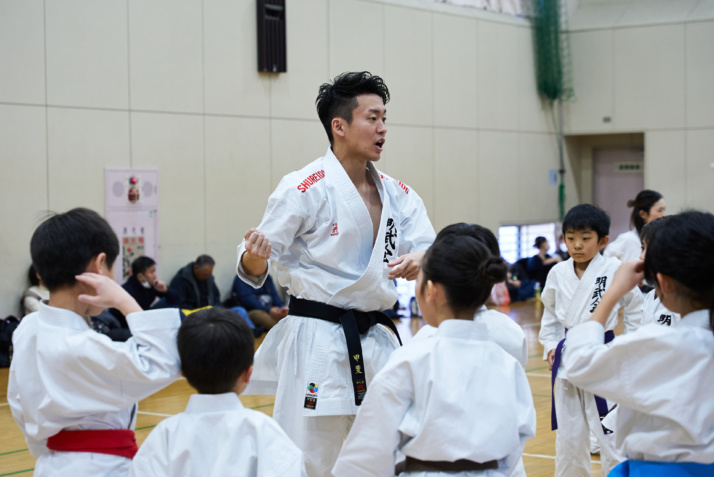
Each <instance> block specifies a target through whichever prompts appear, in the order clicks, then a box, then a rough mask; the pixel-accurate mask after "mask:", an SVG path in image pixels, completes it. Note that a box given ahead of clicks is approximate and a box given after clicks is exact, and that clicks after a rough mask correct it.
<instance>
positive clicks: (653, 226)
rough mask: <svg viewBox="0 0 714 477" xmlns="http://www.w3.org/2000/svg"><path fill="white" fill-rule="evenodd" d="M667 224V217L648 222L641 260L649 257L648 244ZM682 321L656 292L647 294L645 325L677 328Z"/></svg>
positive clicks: (643, 235)
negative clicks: (652, 324) (655, 324)
mask: <svg viewBox="0 0 714 477" xmlns="http://www.w3.org/2000/svg"><path fill="white" fill-rule="evenodd" d="M666 223H667V217H661V218H659V219H655V220H653V221H652V222H648V223H647V225H645V226H644V227H643V228H642V253H641V254H640V260H644V259H645V256H646V255H647V244H648V243H650V242H651V241H652V238H653V237H654V236H655V234H656V233H657V232H658V231H659V230H660V229H661V228H662V227H664V226H665V224H666ZM681 320H682V317H681V316H680V315H679V313H675V312H673V311H671V310H668V309H667V308H666V307H665V306H664V305H662V302H661V301H660V299H659V297H658V296H657V292H656V290H650V292H649V293H647V295H646V296H645V304H644V318H643V320H642V324H643V325H647V324H650V323H657V324H658V325H663V326H677V324H678V323H679V322H680V321H681Z"/></svg>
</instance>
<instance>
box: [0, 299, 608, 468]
mask: <svg viewBox="0 0 714 477" xmlns="http://www.w3.org/2000/svg"><path fill="white" fill-rule="evenodd" d="M496 309H497V310H499V311H501V312H503V313H506V314H507V315H509V316H510V317H511V318H512V319H513V320H515V321H516V322H517V323H518V324H520V325H521V327H523V331H524V332H525V334H526V337H527V339H528V350H529V359H528V366H527V367H526V374H527V375H528V380H529V381H530V385H531V391H532V392H533V402H534V404H535V407H536V415H537V419H538V429H537V431H536V437H534V438H533V439H531V440H530V441H528V442H527V444H526V448H525V451H524V453H523V461H524V463H525V467H526V473H527V474H528V476H529V477H546V476H547V477H550V476H552V475H553V472H554V470H555V460H554V459H555V433H554V432H552V431H551V430H550V394H551V393H550V373H549V371H548V364H547V363H546V362H544V361H543V360H542V355H543V347H542V346H541V345H540V343H538V331H539V330H540V318H541V315H542V308H541V307H540V305H539V304H536V303H534V302H533V301H530V302H522V303H516V304H514V305H513V306H511V307H510V308H509V307H505V308H501V307H497V308H496ZM396 323H397V328H398V329H399V333H400V335H401V336H402V340H403V341H405V342H406V341H408V340H409V338H411V337H412V336H413V335H414V333H416V332H417V331H418V330H419V328H421V327H422V326H424V324H425V322H424V320H421V319H411V318H403V319H401V320H398V321H397V322H396ZM620 326H621V325H620ZM617 331H618V332H621V330H620V329H618V330H617ZM261 341H262V339H259V340H256V349H257V347H258V345H259V344H260V342H261ZM7 380H8V369H7V368H2V369H0V477H4V476H9V475H18V476H21V477H24V476H30V475H32V470H33V467H34V463H35V459H34V458H33V457H32V456H31V455H30V453H29V452H28V451H27V446H26V445H25V440H24V438H23V436H22V433H21V432H20V430H19V428H18V427H17V425H15V422H14V421H13V419H12V415H11V413H10V408H9V406H8V404H7ZM193 392H194V391H193V389H192V388H191V387H190V386H189V385H188V383H187V382H186V380H185V379H179V380H178V381H176V382H175V383H173V384H172V385H170V386H168V387H167V388H165V389H163V390H161V391H159V392H158V393H156V394H154V395H153V396H150V397H149V398H147V399H145V400H143V401H141V403H140V404H139V411H138V416H137V423H136V438H137V441H138V443H139V445H141V443H142V442H143V441H144V439H146V436H147V435H149V432H151V429H153V428H154V427H155V426H156V425H157V424H158V423H159V422H161V420H163V419H165V418H166V417H169V416H171V415H174V414H177V413H179V412H182V411H183V410H184V409H185V407H186V403H187V402H188V398H189V396H190V395H191V394H193ZM240 399H241V401H242V402H243V404H244V405H245V406H246V407H249V408H251V409H256V410H258V411H261V412H264V413H265V414H267V415H269V416H270V415H272V413H273V402H274V396H241V397H240ZM592 475H593V477H600V475H601V473H600V459H599V457H598V456H592Z"/></svg>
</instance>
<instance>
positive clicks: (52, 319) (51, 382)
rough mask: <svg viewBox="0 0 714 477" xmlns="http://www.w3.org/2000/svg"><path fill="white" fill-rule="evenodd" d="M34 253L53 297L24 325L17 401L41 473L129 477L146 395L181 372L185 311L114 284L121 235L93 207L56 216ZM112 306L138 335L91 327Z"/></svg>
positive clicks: (42, 230)
mask: <svg viewBox="0 0 714 477" xmlns="http://www.w3.org/2000/svg"><path fill="white" fill-rule="evenodd" d="M30 251H31V254H32V263H33V264H34V266H35V268H36V269H37V272H38V274H39V275H40V276H41V277H42V282H43V283H44V284H45V286H47V288H48V289H49V291H50V298H49V301H48V302H47V303H44V302H43V303H41V304H40V310H39V311H37V312H34V313H31V314H29V315H27V316H26V317H25V318H24V319H23V320H22V323H20V326H19V327H18V328H17V330H15V333H14V335H13V346H14V350H15V355H14V359H13V361H12V365H11V367H10V378H9V383H8V391H7V399H8V402H9V404H10V408H11V410H12V416H13V418H14V419H15V422H17V424H18V426H20V429H21V430H22V432H23V434H24V435H25V440H26V442H27V446H28V449H29V450H30V453H31V454H32V456H33V457H36V458H37V463H36V464H35V476H37V477H42V476H53V477H57V476H68V477H82V476H92V477H96V476H125V475H127V474H128V473H129V466H130V464H131V458H132V457H133V456H134V454H135V453H136V450H137V447H136V440H135V438H134V431H133V429H134V425H135V424H136V410H137V404H136V403H137V402H138V401H140V400H141V399H144V398H145V397H147V396H149V395H151V394H153V393H155V392H156V391H158V390H160V389H161V388H163V387H164V386H167V385H168V384H170V383H171V382H172V381H174V380H175V379H176V378H178V376H179V358H178V352H177V350H176V333H177V331H178V328H179V325H180V323H181V320H180V317H179V311H178V310H175V309H165V310H154V311H143V310H142V309H141V307H140V306H139V305H138V303H137V302H136V301H135V300H134V299H133V298H132V297H131V295H129V294H128V293H127V292H126V291H125V290H124V289H123V288H122V287H121V286H120V285H119V284H117V283H116V282H114V280H113V277H114V272H113V266H114V262H115V259H116V258H117V255H118V254H119V241H118V240H117V237H116V235H115V234H114V231H112V229H111V227H110V226H109V224H108V223H107V222H106V221H105V220H104V219H103V218H101V217H100V216H99V214H97V213H96V212H94V211H92V210H89V209H73V210H70V211H69V212H66V213H64V214H58V215H54V216H52V217H50V218H48V219H47V220H46V221H45V222H43V223H42V224H41V225H40V226H39V227H38V228H37V230H35V232H34V234H33V235H32V240H31V242H30ZM105 307H114V308H117V309H118V310H119V311H121V312H122V313H123V314H124V315H125V316H126V318H127V323H128V324H129V328H130V330H131V332H132V334H133V337H132V338H130V339H129V340H127V341H126V342H123V343H118V342H113V341H112V340H110V339H109V338H108V337H107V336H106V335H102V334H99V333H96V332H95V331H94V330H93V329H92V328H91V324H90V322H89V321H88V320H89V318H88V317H89V316H94V315H97V314H98V313H99V312H100V311H101V310H102V309H103V308H105Z"/></svg>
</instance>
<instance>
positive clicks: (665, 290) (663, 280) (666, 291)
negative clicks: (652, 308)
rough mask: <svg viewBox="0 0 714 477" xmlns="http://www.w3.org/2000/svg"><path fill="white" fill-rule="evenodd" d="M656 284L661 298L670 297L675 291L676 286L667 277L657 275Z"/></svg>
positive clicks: (660, 274) (671, 279)
mask: <svg viewBox="0 0 714 477" xmlns="http://www.w3.org/2000/svg"><path fill="white" fill-rule="evenodd" d="M657 282H658V283H659V290H660V293H661V294H662V296H667V297H668V296H671V295H672V293H673V292H674V291H675V287H676V285H675V282H674V279H673V278H672V277H670V276H669V275H664V274H663V273H658V274H657ZM660 300H662V297H660Z"/></svg>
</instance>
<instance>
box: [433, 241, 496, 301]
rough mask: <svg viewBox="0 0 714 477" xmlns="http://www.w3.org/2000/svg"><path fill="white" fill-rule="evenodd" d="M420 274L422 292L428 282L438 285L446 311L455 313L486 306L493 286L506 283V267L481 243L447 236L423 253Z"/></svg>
mask: <svg viewBox="0 0 714 477" xmlns="http://www.w3.org/2000/svg"><path fill="white" fill-rule="evenodd" d="M421 270H422V273H423V278H424V280H423V281H422V282H421V287H422V291H423V289H424V286H425V284H426V281H427V280H431V281H432V282H434V283H439V284H441V286H443V287H444V291H445V293H446V299H447V301H448V304H449V307H450V308H451V309H452V310H453V311H454V312H457V313H458V312H462V311H470V310H473V311H476V309H477V308H479V307H481V306H482V305H483V304H484V303H486V299H487V298H488V297H489V295H490V294H491V289H492V288H493V285H495V284H496V283H499V282H502V281H504V280H505V279H506V273H507V272H508V267H507V266H506V263H505V262H504V261H503V259H501V257H499V256H496V255H494V254H493V253H492V251H491V250H489V248H488V247H487V246H486V245H484V243H483V242H482V241H480V240H477V239H475V238H474V237H471V236H470V235H459V234H446V235H444V236H442V237H441V238H440V239H437V240H435V241H434V244H433V245H432V246H431V248H429V250H428V251H427V252H426V256H425V257H424V261H423V263H422V266H421Z"/></svg>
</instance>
